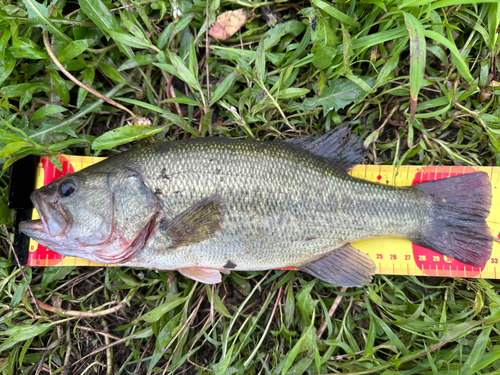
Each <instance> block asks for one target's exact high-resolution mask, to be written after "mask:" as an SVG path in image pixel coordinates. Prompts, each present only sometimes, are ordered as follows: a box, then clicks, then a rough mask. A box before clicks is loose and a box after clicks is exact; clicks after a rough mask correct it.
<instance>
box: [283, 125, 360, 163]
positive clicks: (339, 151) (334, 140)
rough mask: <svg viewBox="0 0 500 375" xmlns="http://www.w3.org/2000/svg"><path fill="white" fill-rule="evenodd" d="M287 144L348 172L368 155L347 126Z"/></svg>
mask: <svg viewBox="0 0 500 375" xmlns="http://www.w3.org/2000/svg"><path fill="white" fill-rule="evenodd" d="M287 142H289V143H292V144H294V145H295V146H298V147H300V148H302V149H304V150H307V151H309V152H312V153H313V154H315V155H318V156H322V157H324V158H326V159H328V160H329V161H331V162H332V163H333V164H335V165H337V166H338V167H340V168H341V169H343V170H345V171H346V172H347V171H349V170H350V169H351V168H352V167H354V166H355V165H356V164H359V163H360V162H361V161H362V160H363V158H364V157H365V155H366V149H365V148H364V146H363V143H361V140H360V139H359V137H358V136H357V135H354V134H350V135H349V126H348V125H347V124H340V125H338V126H336V127H335V128H333V129H332V130H330V131H329V132H328V133H325V134H323V135H310V136H308V137H302V138H296V139H292V140H290V141H287Z"/></svg>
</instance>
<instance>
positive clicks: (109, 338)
mask: <svg viewBox="0 0 500 375" xmlns="http://www.w3.org/2000/svg"><path fill="white" fill-rule="evenodd" d="M174 6H177V7H178V9H179V10H180V12H181V13H182V15H181V16H180V17H179V18H173V10H174ZM240 8H243V9H245V10H246V11H247V12H248V13H249V14H250V15H252V18H251V19H250V20H249V21H248V22H247V24H246V26H245V27H244V28H243V29H242V30H241V32H240V33H237V34H236V35H235V36H233V37H231V38H229V39H228V40H226V41H223V42H222V41H217V40H215V39H210V38H207V35H206V30H207V23H208V24H209V25H213V23H214V22H215V19H216V16H217V15H219V14H220V13H222V12H223V11H226V10H231V9H240ZM207 9H208V14H207ZM499 21H500V6H499V4H498V2H481V1H468V0H465V1H464V0H461V1H457V0H439V1H427V0H426V1H422V0H401V1H385V0H361V1H356V0H352V1H350V2H343V1H340V2H337V3H332V2H329V1H323V0H313V1H312V2H310V3H309V2H304V3H289V2H283V1H276V2H262V1H260V2H259V1H256V2H250V1H247V0H233V1H224V2H221V1H220V0H219V1H217V0H215V1H212V2H210V3H209V4H208V7H207V4H206V3H205V2H200V1H192V0H177V1H174V0H172V1H154V0H153V1H144V2H138V1H134V2H131V1H130V2H125V1H116V2H111V1H106V2H102V1H101V0H88V1H83V0H81V1H79V2H76V1H73V2H66V1H57V0H56V1H53V2H51V3H50V5H47V3H44V4H41V3H39V2H37V1H35V0H24V1H22V2H18V3H12V2H6V1H2V0H0V117H1V121H0V142H1V143H0V145H1V149H0V158H1V159H0V162H1V163H2V164H3V166H4V171H3V172H1V174H0V188H1V189H2V193H3V197H4V198H3V199H2V200H1V201H0V221H1V222H2V223H4V224H6V225H7V226H8V227H9V230H12V227H13V220H12V219H13V218H12V213H11V212H10V211H9V210H8V209H7V207H6V203H5V195H6V193H7V184H8V174H7V173H6V171H8V167H9V165H11V164H12V163H13V162H15V161H16V160H18V159H19V158H21V157H23V156H25V155H30V154H35V155H50V156H53V157H55V156H56V155H57V154H59V153H65V154H80V155H101V156H107V155H111V154H114V153H116V152H119V151H123V150H126V149H129V148H133V147H140V146H141V145H142V144H144V143H151V142H155V141H163V140H175V139H182V138H185V137H187V136H190V137H197V136H209V135H224V136H228V137H243V138H249V139H260V140H267V141H272V140H278V139H285V138H292V137H297V136H302V135H306V134H312V133H314V134H316V133H322V132H324V131H326V130H328V129H330V128H332V127H334V126H336V125H337V124H339V123H342V122H347V123H349V124H350V125H351V127H352V131H353V132H354V133H357V134H359V135H360V136H361V137H362V138H363V140H364V141H365V144H366V145H368V146H369V156H368V158H367V162H368V163H376V164H387V165H401V164H417V165H498V163H499V161H500V140H499V135H500V105H499V95H498V93H499V91H498V87H499V86H500V84H499V83H498V81H500V78H498V77H497V74H500V73H499V71H498V69H500V66H499V65H500V60H499V59H498V54H499V52H500V38H499V31H500V30H499V27H498V26H499ZM312 26H314V27H312ZM207 42H208V43H209V44H207ZM207 51H208V52H209V53H208V55H207ZM63 70H65V71H67V72H69V73H71V74H72V75H73V76H74V79H73V80H72V79H71V78H70V77H69V76H68V75H67V74H66V73H63ZM80 83H82V84H83V85H84V87H83V88H82V87H80V86H78V84H80ZM207 83H208V84H209V87H207ZM89 87H91V88H93V89H94V90H95V91H96V92H95V93H92V92H89V90H88V88H89ZM95 94H97V95H98V96H96V95H95ZM99 95H100V96H99ZM102 95H104V96H106V97H108V98H110V99H112V100H113V102H109V101H105V98H104V97H103V96H102ZM111 130H113V131H111ZM53 160H55V161H57V158H53ZM4 228H5V227H3V228H0V231H1V236H2V239H1V244H2V246H1V252H0V330H1V332H0V374H2V375H3V374H11V373H12V374H14V373H15V374H57V373H60V374H73V373H83V372H85V374H115V373H119V374H129V373H130V374H132V373H139V374H167V373H168V374H170V373H176V374H184V373H186V374H193V373H203V374H211V373H216V374H302V373H322V374H326V373H349V374H372V373H374V374H384V375H391V374H405V375H410V374H457V375H459V374H475V373H478V374H499V373H500V362H499V359H500V347H499V346H498V345H499V344H498V341H499V335H500V323H499V322H500V297H499V296H498V294H497V290H498V289H499V285H497V284H496V283H495V282H493V281H487V280H465V279H451V278H422V277H420V278H417V277H399V276H398V277H393V276H377V277H375V279H374V282H373V284H371V285H367V286H366V287H363V288H351V289H348V290H347V291H345V292H342V291H339V290H337V289H335V288H333V287H332V286H331V285H327V284H325V283H323V282H321V281H319V280H315V279H312V278H311V277H309V276H307V275H304V274H301V273H298V272H286V271H271V272H267V273H266V272H240V273H232V274H231V275H228V276H225V277H224V281H223V283H222V284H220V285H216V286H215V287H214V288H212V287H210V286H205V285H200V284H197V283H194V282H193V281H192V280H189V279H186V278H184V277H182V276H180V275H179V274H178V273H176V272H161V273H156V272H153V271H147V270H137V269H129V268H104V269H94V268H83V267H75V268H74V267H64V268H45V269H44V268H26V269H24V275H23V273H22V272H21V271H20V269H19V268H18V267H17V266H15V265H13V257H12V253H11V251H10V247H9V244H8V241H7V238H8V237H7V233H6V231H5V229H4ZM9 235H10V234H9ZM28 284H29V285H30V288H31V290H30V289H29V288H28ZM31 293H32V294H33V295H34V297H35V298H36V299H37V300H39V301H40V302H42V303H43V304H40V307H37V305H35V304H34V303H33V301H32V296H31ZM337 296H342V298H341V299H340V303H339V304H338V307H337V309H336V311H335V313H334V315H333V316H332V318H329V317H328V311H329V309H330V307H331V306H332V304H333V302H334V300H335V299H336V297H337ZM322 325H324V326H325V330H324V332H323V334H322V335H321V336H320V337H318V335H317V332H318V329H320V327H321V326H322Z"/></svg>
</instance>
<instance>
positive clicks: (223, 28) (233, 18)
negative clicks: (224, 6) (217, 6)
mask: <svg viewBox="0 0 500 375" xmlns="http://www.w3.org/2000/svg"><path fill="white" fill-rule="evenodd" d="M249 18H250V16H249V15H248V13H247V12H246V11H245V10H244V9H238V10H232V11H229V12H224V13H222V14H221V15H220V16H219V17H217V20H216V21H215V25H213V26H212V27H211V28H210V31H209V32H208V35H210V36H211V37H214V38H216V39H220V40H226V39H227V38H229V37H231V36H233V35H234V34H236V33H237V32H238V30H239V29H241V28H242V27H243V26H244V25H245V23H246V22H247V21H248V19H249Z"/></svg>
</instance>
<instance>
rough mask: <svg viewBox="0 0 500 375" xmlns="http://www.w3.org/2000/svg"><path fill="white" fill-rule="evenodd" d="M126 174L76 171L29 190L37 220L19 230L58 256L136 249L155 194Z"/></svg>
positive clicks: (120, 258)
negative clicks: (132, 180)
mask: <svg viewBox="0 0 500 375" xmlns="http://www.w3.org/2000/svg"><path fill="white" fill-rule="evenodd" d="M128 177H130V176H128ZM128 177H127V176H125V177H122V178H121V179H117V178H116V176H115V175H113V174H112V173H105V172H100V173H95V172H94V173H86V172H84V171H82V172H78V173H75V174H73V175H70V176H66V177H63V178H61V179H59V180H56V181H54V182H52V183H51V184H49V185H47V186H44V187H42V188H40V189H38V190H36V191H34V192H33V193H32V194H31V201H32V202H33V204H34V206H35V208H36V210H37V211H38V213H39V215H40V220H31V221H24V222H22V223H20V227H19V230H20V231H21V232H23V233H25V234H26V235H28V236H30V237H31V238H33V239H34V240H35V241H37V242H38V243H40V244H42V245H44V246H46V247H47V248H49V249H51V250H54V251H56V252H58V253H59V254H62V255H66V256H76V257H81V258H85V259H89V260H92V261H95V262H99V263H122V262H125V261H127V260H128V259H130V258H131V257H132V256H133V255H135V254H136V253H137V252H138V251H140V250H141V249H142V247H143V246H144V244H145V242H146V240H147V238H148V236H149V232H150V230H151V227H152V225H153V222H154V221H155V218H156V216H158V215H157V211H158V210H157V202H156V198H155V197H154V196H152V195H151V193H149V191H148V190H147V189H145V187H144V186H139V187H138V189H139V191H137V183H135V184H134V183H133V182H132V184H130V182H131V181H130V178H128ZM140 183H142V181H140ZM128 189H130V190H128ZM144 195H146V196H147V197H146V198H144ZM145 210H148V211H147V212H146V211H145Z"/></svg>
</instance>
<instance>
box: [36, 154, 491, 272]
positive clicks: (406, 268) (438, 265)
mask: <svg viewBox="0 0 500 375" xmlns="http://www.w3.org/2000/svg"><path fill="white" fill-rule="evenodd" d="M59 159H60V160H61V163H62V166H63V170H62V172H61V171H59V170H57V168H55V167H54V165H52V163H51V162H50V160H49V158H48V157H45V156H43V157H41V158H40V159H39V163H38V168H37V177H36V188H37V189H38V188H40V187H41V186H43V185H46V184H48V183H50V182H52V181H54V180H56V179H58V178H59V177H61V176H64V175H66V173H68V172H69V173H73V172H77V171H79V170H81V169H83V168H86V167H88V166H89V165H92V164H94V163H97V162H99V161H100V160H102V159H103V158H94V157H85V156H70V155H68V156H63V155H61V156H59ZM475 171H483V172H486V173H488V175H489V176H490V180H491V183H492V191H493V202H492V207H491V213H490V216H489V217H488V225H489V226H490V228H491V231H492V233H493V235H494V236H496V237H498V236H499V233H500V167H416V166H402V167H400V168H397V167H393V166H377V165H366V166H365V165H358V166H356V167H355V168H353V170H352V171H351V172H350V173H351V175H352V176H354V177H359V178H363V179H366V180H370V181H374V182H377V183H380V184H389V185H396V186H409V185H413V184H416V183H420V182H426V181H433V180H440V179H443V178H446V177H451V176H456V175H461V174H465V173H471V172H475ZM497 192H499V193H497ZM38 218H39V217H38V213H37V212H36V211H35V210H34V211H33V219H38ZM352 245H353V246H354V247H356V248H358V249H361V250H362V251H364V252H366V253H367V254H368V255H370V256H371V257H372V258H373V260H374V261H375V263H376V264H377V273H379V274H386V275H427V276H452V277H482V278H489V279H496V278H498V277H497V267H498V259H499V258H500V243H494V244H493V254H492V256H491V259H490V260H489V261H488V262H487V263H486V265H485V267H484V268H482V269H481V268H478V267H472V266H468V265H465V264H463V263H461V262H459V261H457V260H455V259H453V258H450V257H447V256H443V255H441V254H439V253H436V252H435V251H432V250H429V249H425V248H423V247H420V246H417V245H414V244H412V243H411V242H410V241H408V240H404V239H400V238H378V239H372V240H364V241H358V242H354V243H353V244H352ZM28 265H30V266H56V265H59V266H69V265H71V266H74V265H85V266H89V265H91V266H94V265H100V264H98V263H94V262H91V261H89V260H86V259H81V258H74V257H65V256H63V255H59V254H57V253H55V252H53V251H51V250H49V249H46V248H45V247H43V246H42V245H40V244H38V243H37V242H35V241H33V240H31V241H30V255H29V260H28ZM498 276H500V272H499V274H498Z"/></svg>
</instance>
